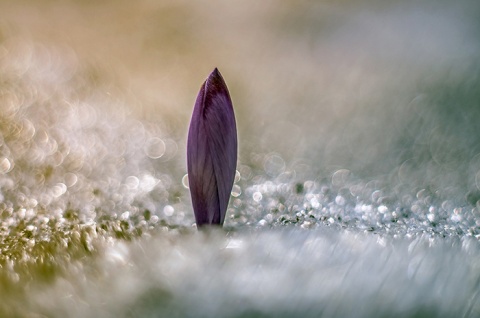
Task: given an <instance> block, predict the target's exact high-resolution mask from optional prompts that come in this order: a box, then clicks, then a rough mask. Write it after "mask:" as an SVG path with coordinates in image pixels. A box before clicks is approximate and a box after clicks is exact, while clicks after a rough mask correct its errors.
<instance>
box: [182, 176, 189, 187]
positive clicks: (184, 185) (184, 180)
mask: <svg viewBox="0 0 480 318" xmlns="http://www.w3.org/2000/svg"><path fill="white" fill-rule="evenodd" d="M182 185H183V187H184V188H185V189H188V174H186V175H184V176H183V178H182Z"/></svg>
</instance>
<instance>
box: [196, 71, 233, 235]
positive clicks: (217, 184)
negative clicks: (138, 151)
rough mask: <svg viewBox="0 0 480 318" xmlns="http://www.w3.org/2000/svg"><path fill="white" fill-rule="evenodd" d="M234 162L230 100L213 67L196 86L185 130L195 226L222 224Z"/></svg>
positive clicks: (224, 85) (223, 83)
mask: <svg viewBox="0 0 480 318" xmlns="http://www.w3.org/2000/svg"><path fill="white" fill-rule="evenodd" d="M236 165H237V127H236V124H235V114H234V113H233V105H232V100H231V99H230V94H229V93H228V88H227V85H226V84H225V81H224V80H223V78H222V75H220V72H219V71H218V70H217V69H216V68H215V69H214V70H213V72H212V73H211V74H210V75H209V76H208V78H207V80H206V81H205V83H203V85H202V87H201V88H200V92H199V93H198V96H197V100H196V102H195V106H194V109H193V114H192V119H191V121H190V129H189V131H188V142H187V166H188V183H189V188H190V195H191V197H192V205H193V211H194V213H195V220H196V222H197V226H198V227H201V226H203V225H208V224H218V225H223V222H224V220H225V213H226V211H227V205H228V200H229V198H230V192H231V191H232V186H233V181H234V179H235V168H236Z"/></svg>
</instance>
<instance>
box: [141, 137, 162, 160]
mask: <svg viewBox="0 0 480 318" xmlns="http://www.w3.org/2000/svg"><path fill="white" fill-rule="evenodd" d="M145 153H146V154H147V156H148V157H150V158H152V159H158V158H160V157H161V156H163V154H164V153H165V142H164V141H163V140H162V139H160V138H158V137H153V138H150V139H149V140H148V141H147V142H146V144H145Z"/></svg>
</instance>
